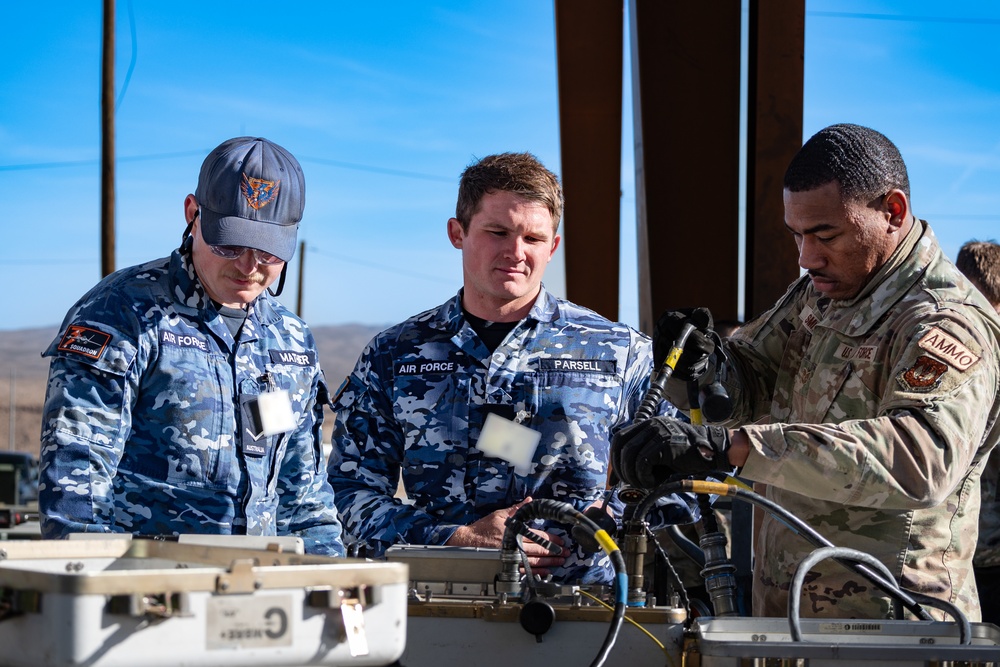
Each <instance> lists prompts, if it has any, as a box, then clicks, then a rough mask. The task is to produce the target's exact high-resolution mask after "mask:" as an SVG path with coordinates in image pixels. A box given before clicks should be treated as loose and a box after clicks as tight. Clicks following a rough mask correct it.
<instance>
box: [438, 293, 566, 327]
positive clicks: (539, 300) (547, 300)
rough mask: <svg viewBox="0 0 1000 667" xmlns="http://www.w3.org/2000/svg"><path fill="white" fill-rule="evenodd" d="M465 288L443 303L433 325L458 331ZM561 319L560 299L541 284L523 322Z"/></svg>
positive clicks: (461, 323) (463, 320) (461, 319)
mask: <svg viewBox="0 0 1000 667" xmlns="http://www.w3.org/2000/svg"><path fill="white" fill-rule="evenodd" d="M464 291H465V288H462V289H460V290H458V294H456V295H455V296H453V297H452V298H450V299H448V300H447V301H446V302H444V303H443V304H441V306H440V307H439V308H438V309H437V311H436V313H435V316H434V318H433V321H432V325H433V326H434V327H435V328H437V329H441V330H443V331H451V332H452V333H458V332H459V331H460V330H461V329H462V325H463V324H464V323H465V314H464V313H463V311H462V294H463V292H464ZM557 319H559V299H557V298H556V297H555V296H553V295H552V294H551V293H550V292H549V291H548V290H546V289H545V285H542V286H541V289H540V290H539V292H538V296H537V297H536V298H535V303H533V304H532V305H531V310H529V311H528V315H527V316H526V317H525V318H524V320H522V321H523V322H530V321H535V322H545V323H550V322H555V321H556V320H557Z"/></svg>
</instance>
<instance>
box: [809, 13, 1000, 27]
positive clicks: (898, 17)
mask: <svg viewBox="0 0 1000 667" xmlns="http://www.w3.org/2000/svg"><path fill="white" fill-rule="evenodd" d="M806 15H807V16H822V17H825V18H833V19H864V20H870V21H907V22H911V23H959V24H971V25H1000V18H996V19H992V18H961V17H950V16H908V15H906V14H866V13H862V12H823V11H809V12H806Z"/></svg>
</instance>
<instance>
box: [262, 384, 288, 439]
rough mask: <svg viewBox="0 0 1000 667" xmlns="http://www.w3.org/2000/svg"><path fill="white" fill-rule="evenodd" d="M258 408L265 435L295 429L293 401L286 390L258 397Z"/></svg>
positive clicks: (265, 393) (267, 392) (269, 392)
mask: <svg viewBox="0 0 1000 667" xmlns="http://www.w3.org/2000/svg"><path fill="white" fill-rule="evenodd" d="M257 406H258V407H259V408H260V427H261V433H262V434H263V435H266V436H272V435H277V434H279V433H285V432H286V431H291V430H292V429H294V428H295V413H293V412H292V401H291V399H289V398H288V392H287V391H285V390H284V389H281V390H278V391H265V392H264V393H263V394H261V395H260V396H258V397H257Z"/></svg>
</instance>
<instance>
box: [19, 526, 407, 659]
mask: <svg viewBox="0 0 1000 667" xmlns="http://www.w3.org/2000/svg"><path fill="white" fill-rule="evenodd" d="M407 575H408V573H407V568H406V566H405V565H403V564H397V563H367V562H364V561H361V560H356V559H344V558H340V559H338V558H326V557H322V556H308V555H301V554H295V553H284V552H282V551H277V550H266V549H248V548H227V547H219V546H209V545H200V544H179V543H176V542H160V541H151V540H129V539H117V540H116V539H111V540H108V539H102V540H79V541H63V540H58V541H8V542H4V543H0V646H2V647H3V650H2V652H0V664H3V665H5V666H9V667H40V666H42V667H47V666H53V667H62V666H63V665H81V664H86V665H90V666H92V667H118V666H121V667H134V666H135V665H140V664H141V665H144V666H145V667H157V666H159V665H162V666H163V667H167V666H170V667H175V666H176V665H182V664H183V665H186V666H198V665H205V666H208V665H213V666H222V665H269V666H272V667H278V666H282V665H288V666H291V665H306V664H309V665H359V666H360V665H386V664H389V663H391V662H393V661H394V660H396V659H397V658H398V657H399V656H400V655H401V654H402V652H403V648H404V646H405V642H406V604H407V588H408V584H407V582H408V578H407Z"/></svg>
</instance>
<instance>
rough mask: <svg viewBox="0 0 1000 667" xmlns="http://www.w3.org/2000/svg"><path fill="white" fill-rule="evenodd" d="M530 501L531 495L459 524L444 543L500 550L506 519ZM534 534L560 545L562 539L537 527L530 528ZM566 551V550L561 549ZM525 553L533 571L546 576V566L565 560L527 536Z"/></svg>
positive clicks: (555, 564)
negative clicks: (476, 518)
mask: <svg viewBox="0 0 1000 667" xmlns="http://www.w3.org/2000/svg"><path fill="white" fill-rule="evenodd" d="M528 502H531V498H530V497H529V498H525V499H524V500H522V501H521V502H519V503H517V504H516V505H513V506H511V507H507V508H505V509H499V510H496V511H495V512H492V513H490V514H487V515H486V516H484V517H483V518H482V519H479V520H478V521H475V522H473V523H470V524H469V525H468V526H461V527H460V528H459V529H458V530H456V531H455V533H454V534H453V535H452V536H451V539H449V540H448V541H447V542H446V543H445V544H447V545H448V546H452V547H485V548H489V549H499V548H500V547H501V546H502V544H503V534H504V531H505V530H506V525H505V524H506V521H507V519H508V518H510V517H511V516H513V515H514V513H515V512H516V511H517V510H518V509H520V508H521V506H522V505H524V504H525V503H528ZM532 532H533V533H536V534H537V535H539V536H541V537H543V538H545V539H546V540H548V541H550V542H552V543H553V544H556V545H558V546H562V545H563V540H562V538H560V537H558V536H557V535H553V534H552V533H546V532H543V531H540V530H532ZM564 551H565V550H564ZM524 552H525V553H526V554H528V563H529V564H530V565H531V568H532V572H534V573H535V574H541V575H545V574H548V573H549V571H548V569H547V568H550V567H558V566H560V565H562V564H563V563H565V562H566V556H564V555H559V556H553V555H551V554H550V553H549V552H548V550H547V549H546V548H545V547H542V546H540V545H538V544H535V543H534V542H531V541H530V540H529V539H527V538H526V539H525V540H524Z"/></svg>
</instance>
